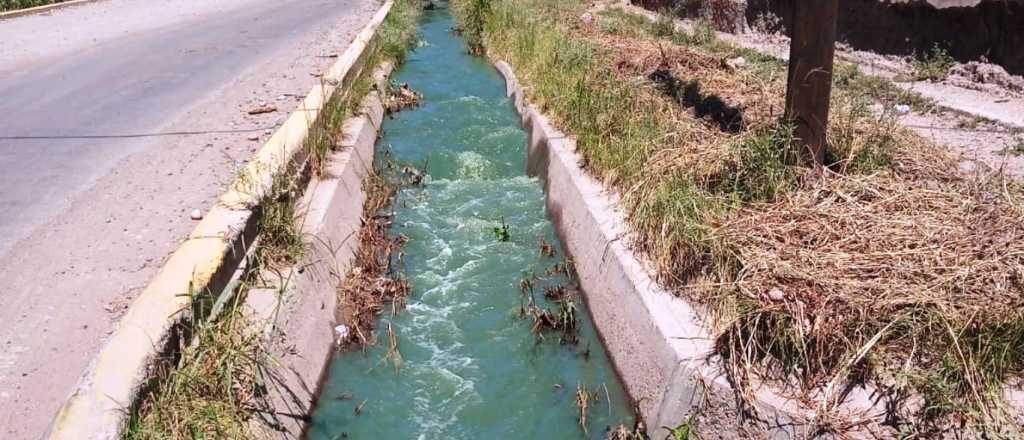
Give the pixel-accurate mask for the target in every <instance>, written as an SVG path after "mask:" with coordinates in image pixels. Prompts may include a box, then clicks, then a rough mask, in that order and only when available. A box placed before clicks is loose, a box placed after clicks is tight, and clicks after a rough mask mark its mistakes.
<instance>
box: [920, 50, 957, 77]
mask: <svg viewBox="0 0 1024 440" xmlns="http://www.w3.org/2000/svg"><path fill="white" fill-rule="evenodd" d="M954 65H956V60H954V59H953V57H951V56H950V55H949V52H947V51H946V49H943V48H941V47H939V45H938V43H936V44H935V46H934V47H932V50H931V51H929V52H928V53H925V54H924V55H923V56H921V57H920V58H918V59H917V60H915V61H914V78H915V79H917V80H919V81H923V80H929V81H938V80H941V79H943V78H945V77H946V75H948V74H949V69H952V68H953V66H954Z"/></svg>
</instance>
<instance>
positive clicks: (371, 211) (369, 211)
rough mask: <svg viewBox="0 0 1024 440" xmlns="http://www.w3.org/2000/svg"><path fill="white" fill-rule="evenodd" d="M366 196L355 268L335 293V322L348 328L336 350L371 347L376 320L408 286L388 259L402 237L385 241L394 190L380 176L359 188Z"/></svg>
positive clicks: (396, 304) (400, 300) (397, 303)
mask: <svg viewBox="0 0 1024 440" xmlns="http://www.w3.org/2000/svg"><path fill="white" fill-rule="evenodd" d="M363 189H364V191H365V192H366V194H367V199H366V202H365V203H364V204H363V218H362V227H361V228H360V230H359V235H358V239H359V247H358V249H357V250H356V255H355V266H354V267H353V268H352V270H351V271H350V272H349V274H348V276H347V277H345V281H344V282H342V284H341V287H340V288H339V290H338V294H339V296H340V302H339V304H340V310H339V313H338V314H339V316H338V322H340V323H342V324H345V325H347V326H348V327H349V329H350V330H349V335H348V337H347V338H346V339H345V340H342V341H337V342H338V344H339V346H341V347H342V348H345V347H360V346H365V345H370V344H374V343H375V341H376V340H375V335H374V328H376V323H377V317H378V316H379V315H380V314H381V312H383V311H384V308H385V306H386V305H388V304H391V306H392V313H396V312H397V311H398V310H400V309H401V308H402V306H403V305H404V303H405V298H406V297H407V296H408V295H409V292H410V288H409V282H408V281H407V280H405V279H403V278H400V277H398V276H396V275H395V273H394V271H393V270H392V265H391V262H392V256H393V255H394V254H395V253H396V252H398V251H399V250H400V249H401V247H402V246H403V245H404V244H405V241H406V239H405V237H403V236H401V235H399V236H397V237H393V238H392V237H389V236H388V230H389V229H390V227H391V224H392V223H393V221H394V214H393V213H387V212H384V210H385V209H386V208H387V207H389V206H391V202H392V200H393V199H394V197H395V194H396V192H397V187H396V186H395V185H394V184H393V183H391V182H389V181H388V180H387V178H386V177H384V176H381V175H380V174H376V173H375V174H374V175H372V176H368V177H367V178H366V180H365V183H364V184H363Z"/></svg>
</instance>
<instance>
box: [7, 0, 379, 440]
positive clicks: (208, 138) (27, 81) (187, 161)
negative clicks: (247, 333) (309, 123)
mask: <svg viewBox="0 0 1024 440" xmlns="http://www.w3.org/2000/svg"><path fill="white" fill-rule="evenodd" d="M378 6H379V2H378V1H377V0H291V1H282V0H218V1H216V2H211V1H208V0H169V1H159V2H154V1H151V0H104V1H100V2H97V3H91V4H87V5H84V6H76V7H70V8H65V9H61V10H58V11H56V12H54V13H52V14H47V15H38V16H27V17H21V18H15V19H10V20H4V21H0V96H3V97H4V98H3V99H2V100H0V114H2V115H4V117H3V118H0V188H2V189H0V212H3V213H4V216H3V218H0V237H2V238H0V278H2V279H4V280H5V286H4V289H2V290H0V303H2V304H3V305H4V307H2V308H0V438H4V439H30V438H37V437H39V436H40V435H41V434H42V433H43V432H44V431H45V429H46V427H47V426H48V425H49V423H50V421H51V419H52V417H53V415H54V413H55V411H56V410H57V408H58V407H59V405H60V403H61V402H62V401H63V399H64V398H65V397H67V395H68V393H69V392H70V391H71V389H72V388H73V386H74V384H75V383H76V382H77V380H78V378H79V377H80V375H81V373H82V372H83V370H84V369H85V367H86V366H87V364H88V362H89V360H90V359H91V357H92V355H93V354H94V353H95V352H96V351H97V349H98V348H99V347H100V346H101V344H102V343H103V341H104V340H105V339H106V337H107V335H108V334H109V332H110V331H111V330H112V327H113V324H114V322H115V321H116V320H117V318H118V317H119V316H120V315H121V314H122V313H123V311H124V310H125V308H126V307H127V306H128V304H129V303H130V302H131V300H132V299H133V298H134V297H135V295H136V294H137V293H138V292H139V291H140V289H141V288H142V287H144V286H145V284H146V282H147V281H148V280H149V279H150V278H152V276H153V275H154V274H155V271H156V270H157V269H158V268H159V267H160V266H161V264H162V263H163V261H164V259H165V258H166V257H167V256H168V255H169V254H170V253H171V252H172V251H173V250H174V249H175V248H176V247H177V245H178V243H180V242H181V240H182V239H183V238H184V237H185V236H186V235H187V234H188V233H189V232H190V231H191V229H192V228H193V227H194V226H195V222H194V221H193V220H191V219H190V217H189V213H190V211H192V210H193V209H200V210H203V211H205V210H206V209H208V208H209V207H210V206H211V205H212V203H213V201H214V199H215V198H216V197H217V196H218V195H219V194H220V193H221V192H222V191H223V190H224V188H225V186H226V185H227V183H228V182H230V181H231V179H232V178H233V177H234V176H235V174H236V171H237V169H238V168H239V167H240V166H241V165H242V164H243V163H244V162H245V161H246V160H247V159H248V158H249V156H250V155H251V154H252V152H254V151H255V150H256V149H257V147H258V146H259V145H260V143H261V141H262V140H265V139H266V138H267V137H268V136H267V135H268V134H269V132H270V130H272V129H273V128H274V127H275V126H276V125H278V124H280V123H281V122H283V120H284V117H285V115H286V114H287V112H288V111H290V110H292V109H293V108H294V107H295V106H296V105H297V102H298V101H297V99H296V98H295V96H297V95H304V94H305V93H306V92H307V91H308V89H309V88H310V87H311V86H312V85H313V84H314V83H315V82H316V81H317V80H318V79H317V78H316V77H315V76H313V75H311V73H316V72H320V71H322V70H325V69H326V68H327V67H328V66H329V65H330V64H331V63H332V62H333V61H334V59H333V58H331V57H330V54H337V53H341V52H342V51H343V50H344V49H345V47H346V46H347V43H348V42H349V41H351V39H352V38H353V37H354V36H355V34H356V33H357V32H358V31H359V29H361V28H362V26H363V25H364V24H365V22H366V21H367V20H368V19H369V17H370V16H371V15H372V14H373V12H375V11H376V9H377V7H378ZM40 79H45V81H41V80H40ZM263 102H265V103H269V104H271V105H274V106H276V107H277V108H278V109H279V110H278V111H277V112H274V113H269V114H265V115H259V116H250V115H248V114H247V110H248V109H251V108H253V107H255V106H256V105H259V104H260V103H263ZM182 131H188V132H198V134H192V135H168V134H167V133H172V132H182ZM124 134H146V135H147V136H144V137H138V138H122V137H118V136H120V135H124ZM83 135H88V136H98V137H83ZM20 136H29V137H38V136H42V137H45V139H39V138H35V139H20V138H19V139H13V138H12V137H20ZM60 136H68V138H59V137H60Z"/></svg>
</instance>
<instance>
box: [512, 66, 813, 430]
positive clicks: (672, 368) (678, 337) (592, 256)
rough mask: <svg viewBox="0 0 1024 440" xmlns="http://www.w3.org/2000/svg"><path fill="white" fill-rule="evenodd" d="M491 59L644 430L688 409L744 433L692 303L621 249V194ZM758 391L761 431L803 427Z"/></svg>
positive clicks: (668, 424)
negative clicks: (591, 170) (586, 166)
mask: <svg viewBox="0 0 1024 440" xmlns="http://www.w3.org/2000/svg"><path fill="white" fill-rule="evenodd" d="M494 65H495V67H496V68H497V70H498V71H499V72H500V73H501V75H502V76H504V77H505V80H506V84H507V94H508V96H509V97H510V98H512V99H513V100H514V104H515V108H516V110H517V111H518V112H519V114H520V115H521V116H522V120H523V126H524V127H525V128H526V129H527V131H528V135H529V144H528V146H527V167H528V172H529V174H530V175H533V176H539V177H540V178H541V179H543V181H544V186H545V193H546V194H547V207H548V211H549V214H550V216H551V220H552V222H553V223H554V225H555V229H556V230H557V232H558V235H559V238H560V239H561V240H562V243H563V244H564V245H565V247H566V249H567V252H568V253H569V254H570V255H571V256H572V259H573V262H574V264H575V267H576V271H577V273H578V276H579V282H580V286H581V289H582V291H583V295H584V298H585V300H586V303H587V307H588V308H589V310H590V313H591V315H592V317H593V322H594V325H595V326H596V327H597V330H598V333H599V334H600V336H601V339H602V341H603V342H604V345H605V348H606V349H607V350H608V353H609V356H610V357H611V360H612V363H613V365H614V366H615V369H616V371H617V372H618V373H619V377H620V378H621V379H622V382H623V385H624V386H625V388H626V391H627V392H628V393H629V395H630V397H631V398H632V399H633V401H634V402H635V404H636V405H637V408H638V410H639V416H640V417H641V419H642V420H643V421H644V423H645V425H646V427H647V428H648V433H649V434H650V435H651V438H665V436H666V435H667V434H668V431H667V430H666V428H674V427H678V426H680V425H683V424H686V423H688V422H689V421H691V420H692V419H691V417H699V418H700V423H701V426H702V428H703V429H702V435H703V436H702V438H722V439H734V438H742V437H744V436H745V434H747V433H746V432H744V429H745V428H744V427H743V426H742V425H741V424H739V423H737V422H738V420H740V413H739V411H738V409H737V405H736V400H735V395H734V393H733V390H732V388H731V386H730V385H729V383H728V380H727V379H726V377H725V375H724V374H723V373H722V370H721V369H720V368H719V367H718V366H717V364H716V363H715V362H714V361H713V360H709V356H710V354H711V353H712V351H713V343H714V341H713V339H712V337H711V335H710V333H709V332H708V331H707V329H705V328H704V327H703V326H702V324H701V320H700V318H699V315H698V313H697V310H696V309H694V308H693V307H692V306H691V305H690V304H689V303H688V302H687V301H685V300H683V299H681V298H679V297H677V296H675V295H673V294H672V293H671V292H668V291H666V290H665V289H664V288H662V287H661V286H660V285H659V284H658V283H657V282H656V281H655V279H654V278H653V277H652V271H651V270H650V269H649V267H648V266H647V265H645V263H644V262H643V261H641V260H640V259H638V258H637V256H636V255H635V254H634V253H633V252H632V251H631V250H630V249H629V248H628V244H629V243H630V241H631V238H630V233H629V232H628V231H627V229H626V227H627V226H626V220H625V217H624V215H623V213H622V212H621V210H620V209H619V208H618V197H617V196H616V195H615V194H614V193H612V192H610V191H608V190H607V189H605V187H604V185H603V184H601V183H600V182H598V181H597V180H595V179H594V178H593V177H591V176H589V175H587V174H586V172H585V171H584V170H583V169H581V168H580V166H579V164H580V163H582V160H581V159H582V158H581V156H580V155H579V154H578V153H577V152H576V140H575V139H574V138H572V137H571V136H567V135H566V134H565V133H562V132H561V131H559V130H557V129H555V128H554V126H553V125H552V124H551V122H550V121H549V120H548V118H547V117H545V116H544V115H543V114H541V112H540V111H539V110H538V109H537V108H536V107H534V106H533V105H531V104H530V103H529V102H527V100H526V97H525V94H524V91H523V88H522V86H521V85H520V84H519V81H518V80H517V79H516V76H515V73H514V72H513V70H512V67H511V66H509V65H508V64H507V63H505V62H504V61H496V62H495V63H494ZM756 399H757V405H756V406H757V410H758V413H759V415H760V418H761V419H762V420H761V422H760V423H759V425H760V430H762V431H763V432H767V433H768V434H769V435H770V436H771V437H773V438H801V436H802V435H804V434H806V432H805V431H806V430H807V429H809V427H810V423H807V422H808V421H809V420H812V419H813V415H812V414H808V413H807V412H806V411H805V410H801V409H800V408H798V407H797V406H796V405H795V404H794V403H793V402H792V401H789V400H787V399H784V398H782V397H779V396H777V395H775V394H773V393H770V392H768V391H766V390H765V391H759V392H758V393H757V396H756ZM708 434H711V435H712V436H711V437H707V435H708Z"/></svg>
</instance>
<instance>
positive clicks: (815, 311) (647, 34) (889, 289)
mask: <svg viewBox="0 0 1024 440" xmlns="http://www.w3.org/2000/svg"><path fill="white" fill-rule="evenodd" d="M513 3H514V4H513ZM456 4H457V6H459V8H457V9H458V11H459V16H460V17H461V19H462V20H463V22H465V21H466V20H467V19H475V18H476V17H482V18H480V19H482V20H484V21H485V23H484V25H483V26H477V27H480V28H482V29H483V30H484V35H483V38H481V39H479V40H480V41H481V42H482V43H483V44H484V45H485V46H486V49H487V51H488V52H489V53H491V54H492V55H493V56H496V57H500V58H502V59H505V60H507V61H509V62H511V63H512V64H513V65H514V66H515V67H516V69H517V73H518V74H519V76H520V80H521V81H522V82H523V83H524V84H525V85H526V86H527V87H528V93H529V95H530V99H531V100H532V101H533V102H535V103H537V104H538V105H539V106H540V107H541V108H542V110H544V111H545V112H547V113H548V114H550V115H551V116H552V117H553V119H554V120H555V121H556V123H557V124H558V125H560V126H561V128H564V129H567V130H568V131H569V132H571V133H573V134H574V135H576V136H577V138H578V145H579V151H580V153H581V154H582V155H583V156H584V165H585V167H586V168H587V169H588V170H589V171H590V172H591V173H592V174H594V175H595V176H597V177H599V178H601V179H602V180H604V181H605V182H606V183H607V184H609V185H611V186H613V187H615V188H616V189H617V190H618V191H619V192H620V194H621V195H622V197H623V198H622V203H623V206H624V208H625V210H626V212H627V218H628V221H629V223H630V225H631V226H632V229H633V231H634V232H635V240H634V242H633V245H634V246H635V248H636V249H637V250H639V251H641V252H642V253H644V254H645V255H647V256H648V257H649V258H650V260H651V261H652V263H653V264H654V265H655V266H656V268H657V270H658V274H659V276H660V278H661V280H662V282H663V283H664V284H666V285H667V286H669V287H670V288H672V289H675V290H676V291H677V292H678V293H679V294H680V295H683V296H685V297H688V298H690V299H691V300H694V301H695V302H697V303H699V304H702V305H703V306H704V309H705V310H706V318H707V321H708V323H709V324H711V326H712V327H713V330H714V332H715V337H716V344H715V346H716V349H715V353H712V354H711V355H712V356H713V357H716V358H718V359H720V360H721V361H722V365H723V367H724V369H725V372H726V373H727V375H728V376H729V378H730V379H731V380H732V382H733V383H734V386H735V387H736V391H737V393H738V395H739V396H740V397H741V398H743V399H744V400H747V401H749V399H751V398H752V391H751V389H752V383H754V382H756V381H762V380H769V381H771V382H772V383H775V384H776V385H779V386H781V387H782V388H783V389H784V390H785V392H787V393H792V395H794V397H797V398H799V399H803V400H805V401H806V402H809V404H811V405H812V406H815V407H816V409H817V410H818V411H819V414H820V416H821V419H822V420H823V422H822V423H831V422H830V421H829V417H828V415H829V414H831V413H832V411H833V410H834V409H835V407H836V406H837V405H838V404H839V403H840V402H841V401H842V400H843V399H844V398H845V393H846V392H847V391H849V389H850V387H852V386H854V385H857V384H862V383H869V384H871V385H873V386H874V387H876V388H877V389H879V390H880V391H882V395H883V396H884V397H883V399H885V400H887V402H886V406H887V408H889V409H890V412H891V414H889V417H890V420H889V422H890V423H891V424H892V425H893V429H894V430H897V431H899V432H900V433H902V434H915V435H929V436H931V435H941V434H942V433H947V434H948V433H950V432H957V433H959V434H960V435H968V436H971V435H985V436H989V437H1000V436H1007V437H1011V436H1014V435H1018V432H1017V429H1015V428H1013V422H1012V420H1010V418H1012V414H1010V413H1009V412H1007V411H1006V408H1005V406H1004V404H1003V401H1002V397H1001V392H1002V387H1003V386H1004V385H1005V384H1007V383H1009V382H1012V380H1013V379H1015V378H1019V377H1020V376H1021V375H1022V374H1024V312H1022V311H1024V307H1022V305H1024V304H1022V302H1024V295H1022V293H1024V224H1022V222H1021V220H1020V219H1021V215H1022V214H1024V208H1022V198H1021V195H1022V191H1021V187H1020V185H1019V183H1018V182H1014V181H1011V180H1008V179H1006V178H1004V176H1002V175H1000V174H999V173H998V172H996V171H993V170H988V169H979V170H976V171H975V172H974V173H973V174H971V175H966V174H963V173H962V172H961V171H959V170H958V163H957V160H956V158H955V157H953V156H952V155H951V154H950V153H949V152H948V151H947V150H945V149H944V148H942V147H941V146H937V145H934V144H932V143H930V142H928V141H926V140H924V139H921V138H920V137H918V136H916V135H914V134H913V133H911V132H909V131H908V130H905V129H903V128H901V127H899V126H898V125H897V124H896V122H895V121H894V120H893V118H891V117H890V115H886V114H884V112H883V111H881V110H880V109H883V108H891V107H889V106H881V105H877V102H879V101H882V102H891V101H892V100H904V101H903V102H913V97H911V96H905V95H899V94H897V93H895V92H894V91H893V90H894V89H893V88H892V86H891V85H890V84H887V83H884V82H879V81H878V80H876V79H873V78H868V77H865V76H863V75H861V74H859V73H858V72H857V71H856V69H854V68H851V67H849V66H839V68H837V72H836V75H835V82H836V89H835V92H834V96H833V100H832V118H831V120H830V125H829V136H830V144H831V145H830V155H829V163H830V166H829V167H828V168H827V169H825V170H822V171H821V172H817V171H814V170H812V169H810V168H806V167H803V166H801V160H800V154H799V153H800V152H799V151H798V150H797V149H796V146H795V143H794V142H793V139H792V135H791V130H790V129H789V128H788V127H787V126H786V125H785V124H783V123H781V122H780V118H781V114H782V108H783V100H784V96H785V95H784V90H785V74H786V71H785V66H784V65H783V64H781V63H779V62H777V61H774V60H770V59H767V58H765V57H763V56H760V55H758V54H756V53H753V52H750V51H746V50H742V49H737V48H733V47H730V46H728V45H726V44H724V43H721V42H719V41H716V40H715V39H714V37H713V34H710V35H711V36H710V37H709V36H708V35H709V34H707V33H704V34H700V32H699V31H698V33H695V34H685V33H681V32H678V31H673V30H671V28H669V29H668V30H667V31H666V29H665V26H664V24H663V23H660V22H655V23H653V24H652V23H651V22H648V21H647V20H646V19H643V18H638V17H636V16H632V15H630V14H627V13H624V12H622V11H614V10H612V11H604V12H594V11H592V10H591V11H588V10H587V8H588V7H589V4H586V3H584V2H582V1H575V0H574V1H563V2H551V1H544V0H527V1H518V2H511V1H508V0H492V1H489V2H488V1H463V2H462V3H461V4H460V3H456ZM481 5H483V6H481ZM481 7H483V8H485V10H484V12H483V13H477V14H475V15H474V14H470V13H468V12H467V8H477V9H478V10H479V8H481ZM464 28H465V29H472V28H473V26H464ZM698 29H700V26H698ZM473 40H474V39H473V38H470V41H473ZM739 56H742V57H744V58H745V61H746V63H741V65H737V64H736V63H735V62H734V61H735V59H736V57H739ZM914 103H916V102H914ZM737 116H738V117H739V118H740V120H741V121H742V122H741V123H740V124H739V125H735V124H733V122H734V120H735V118H736V117H737ZM723 119H726V120H725V121H724V122H725V123H723ZM823 395H824V396H823ZM812 396H816V397H812ZM841 425H843V422H842V421H835V424H834V425H831V426H827V425H826V426H822V427H821V428H822V429H823V430H829V429H839V427H840V426H841ZM893 435H895V434H893Z"/></svg>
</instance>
